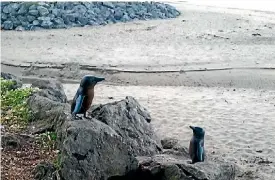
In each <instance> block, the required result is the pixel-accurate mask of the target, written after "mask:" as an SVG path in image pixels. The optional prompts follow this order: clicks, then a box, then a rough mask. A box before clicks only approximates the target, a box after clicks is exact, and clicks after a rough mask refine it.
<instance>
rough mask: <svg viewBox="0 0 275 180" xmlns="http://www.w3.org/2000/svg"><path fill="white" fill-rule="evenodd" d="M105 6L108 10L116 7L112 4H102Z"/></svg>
mask: <svg viewBox="0 0 275 180" xmlns="http://www.w3.org/2000/svg"><path fill="white" fill-rule="evenodd" d="M102 5H103V6H106V7H107V8H111V9H113V8H114V7H115V6H114V4H113V3H112V2H102Z"/></svg>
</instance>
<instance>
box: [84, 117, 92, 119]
mask: <svg viewBox="0 0 275 180" xmlns="http://www.w3.org/2000/svg"><path fill="white" fill-rule="evenodd" d="M84 118H85V119H92V117H91V116H85V117H84Z"/></svg>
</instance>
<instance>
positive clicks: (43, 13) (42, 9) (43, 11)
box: [37, 6, 49, 16]
mask: <svg viewBox="0 0 275 180" xmlns="http://www.w3.org/2000/svg"><path fill="white" fill-rule="evenodd" d="M37 10H38V12H39V14H40V15H41V16H46V15H48V14H49V10H48V9H47V8H45V7H44V6H38V7H37Z"/></svg>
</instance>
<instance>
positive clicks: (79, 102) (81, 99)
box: [72, 95, 85, 114]
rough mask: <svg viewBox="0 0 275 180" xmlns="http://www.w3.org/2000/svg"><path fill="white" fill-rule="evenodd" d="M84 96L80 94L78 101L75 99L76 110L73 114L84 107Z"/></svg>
mask: <svg viewBox="0 0 275 180" xmlns="http://www.w3.org/2000/svg"><path fill="white" fill-rule="evenodd" d="M84 97H85V96H83V95H78V97H77V99H76V101H75V108H74V111H73V112H72V114H76V113H79V112H80V110H81V108H82V103H83V100H84Z"/></svg>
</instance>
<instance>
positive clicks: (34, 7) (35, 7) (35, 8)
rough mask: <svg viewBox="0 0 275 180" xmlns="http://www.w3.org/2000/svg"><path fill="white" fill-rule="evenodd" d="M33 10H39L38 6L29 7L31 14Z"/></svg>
mask: <svg viewBox="0 0 275 180" xmlns="http://www.w3.org/2000/svg"><path fill="white" fill-rule="evenodd" d="M31 10H37V5H35V4H32V5H31V6H30V7H29V12H30V11H31Z"/></svg>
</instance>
